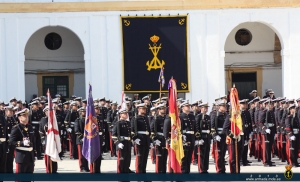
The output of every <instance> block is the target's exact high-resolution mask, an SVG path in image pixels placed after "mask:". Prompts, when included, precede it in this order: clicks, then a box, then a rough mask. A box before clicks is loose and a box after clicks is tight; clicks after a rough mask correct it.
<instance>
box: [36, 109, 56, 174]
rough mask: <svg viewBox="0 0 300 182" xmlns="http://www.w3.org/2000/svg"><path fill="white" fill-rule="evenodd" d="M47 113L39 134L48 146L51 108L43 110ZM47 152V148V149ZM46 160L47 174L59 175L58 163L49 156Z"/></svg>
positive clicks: (45, 157) (42, 120)
mask: <svg viewBox="0 0 300 182" xmlns="http://www.w3.org/2000/svg"><path fill="white" fill-rule="evenodd" d="M43 111H44V113H45V117H43V118H42V119H41V123H40V127H39V134H40V136H41V140H42V144H43V145H45V146H47V145H46V144H47V134H48V113H49V108H48V106H46V107H45V108H44V109H43ZM45 151H46V147H45ZM44 159H45V165H46V172H47V173H57V162H55V161H52V160H51V157H50V156H47V155H46V154H45V156H44Z"/></svg>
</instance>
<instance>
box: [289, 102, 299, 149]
mask: <svg viewBox="0 0 300 182" xmlns="http://www.w3.org/2000/svg"><path fill="white" fill-rule="evenodd" d="M295 116H296V107H295V111H294V113H293V118H292V122H291V128H292V129H293V128H294V127H293V126H294V121H295ZM290 142H291V144H290V150H294V148H293V140H290ZM296 153H298V151H297V152H296Z"/></svg>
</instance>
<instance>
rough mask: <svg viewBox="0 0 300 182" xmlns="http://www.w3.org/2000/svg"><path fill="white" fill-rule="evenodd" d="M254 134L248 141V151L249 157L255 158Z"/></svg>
mask: <svg viewBox="0 0 300 182" xmlns="http://www.w3.org/2000/svg"><path fill="white" fill-rule="evenodd" d="M256 136H257V134H256V133H253V135H252V137H251V139H250V141H249V150H250V154H249V155H250V157H252V156H255V141H256Z"/></svg>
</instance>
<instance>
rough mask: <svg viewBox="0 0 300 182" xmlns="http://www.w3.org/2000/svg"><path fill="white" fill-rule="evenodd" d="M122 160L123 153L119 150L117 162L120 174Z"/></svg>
mask: <svg viewBox="0 0 300 182" xmlns="http://www.w3.org/2000/svg"><path fill="white" fill-rule="evenodd" d="M120 158H121V151H120V149H119V150H118V160H117V173H120V172H121V171H120V167H121V166H120Z"/></svg>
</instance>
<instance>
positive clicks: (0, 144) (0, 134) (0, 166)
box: [0, 116, 8, 173]
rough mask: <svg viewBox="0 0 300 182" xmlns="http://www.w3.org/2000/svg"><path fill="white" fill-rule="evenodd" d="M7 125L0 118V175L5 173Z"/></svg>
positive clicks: (2, 118)
mask: <svg viewBox="0 0 300 182" xmlns="http://www.w3.org/2000/svg"><path fill="white" fill-rule="evenodd" d="M7 141H8V135H7V124H6V122H5V118H4V117H3V116H0V173H4V172H5V171H6V166H5V163H6V152H7Z"/></svg>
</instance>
